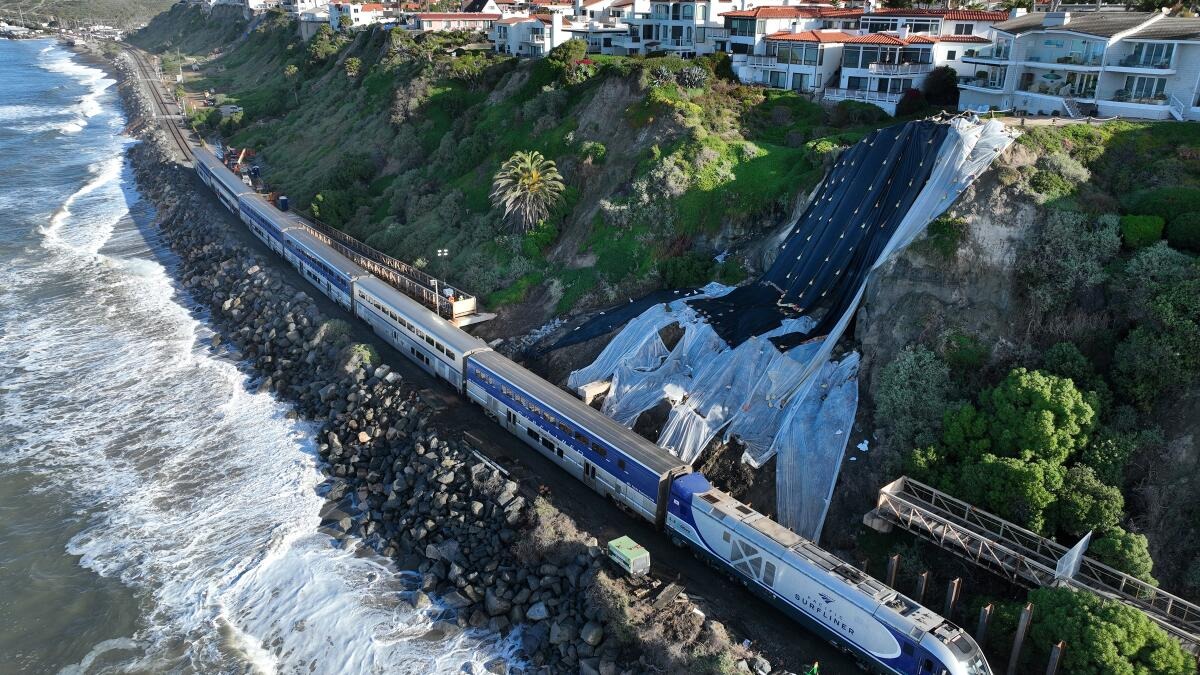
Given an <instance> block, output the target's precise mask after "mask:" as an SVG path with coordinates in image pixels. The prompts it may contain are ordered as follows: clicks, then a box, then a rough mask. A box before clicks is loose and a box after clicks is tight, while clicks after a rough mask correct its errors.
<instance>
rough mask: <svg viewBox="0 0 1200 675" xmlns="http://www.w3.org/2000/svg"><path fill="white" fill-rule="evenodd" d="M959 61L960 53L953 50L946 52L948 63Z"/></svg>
mask: <svg viewBox="0 0 1200 675" xmlns="http://www.w3.org/2000/svg"><path fill="white" fill-rule="evenodd" d="M957 59H958V52H956V51H954V50H953V49H951V50H950V51H948V52H946V60H947V61H954V60H957Z"/></svg>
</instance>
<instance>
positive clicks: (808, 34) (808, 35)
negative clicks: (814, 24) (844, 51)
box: [767, 30, 854, 42]
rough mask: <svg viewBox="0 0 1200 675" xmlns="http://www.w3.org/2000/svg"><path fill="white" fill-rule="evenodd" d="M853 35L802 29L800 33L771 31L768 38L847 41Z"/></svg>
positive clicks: (801, 40) (789, 40) (799, 40)
mask: <svg viewBox="0 0 1200 675" xmlns="http://www.w3.org/2000/svg"><path fill="white" fill-rule="evenodd" d="M852 37H854V36H853V35H848V34H846V33H842V32H839V31H819V30H802V31H800V32H799V33H791V32H788V31H786V30H785V31H780V32H778V33H771V34H770V35H768V36H767V39H768V40H781V41H784V42H845V41H847V40H849V39H850V38H852Z"/></svg>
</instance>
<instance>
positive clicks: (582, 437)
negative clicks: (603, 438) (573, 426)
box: [574, 431, 595, 446]
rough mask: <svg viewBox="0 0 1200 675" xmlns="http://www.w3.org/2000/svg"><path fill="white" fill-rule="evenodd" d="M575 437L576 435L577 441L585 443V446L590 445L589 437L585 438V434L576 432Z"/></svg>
mask: <svg viewBox="0 0 1200 675" xmlns="http://www.w3.org/2000/svg"><path fill="white" fill-rule="evenodd" d="M574 435H575V440H577V441H579V442H580V443H583V444H584V445H585V446H586V445H587V444H588V437H587V436H584V435H583V432H580V431H576V432H575V434H574ZM593 445H595V444H593Z"/></svg>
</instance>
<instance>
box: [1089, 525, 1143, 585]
mask: <svg viewBox="0 0 1200 675" xmlns="http://www.w3.org/2000/svg"><path fill="white" fill-rule="evenodd" d="M1087 554H1088V556H1089V557H1092V558H1095V559H1096V560H1099V561H1100V562H1102V563H1104V564H1105V565H1108V566H1109V567H1112V568H1114V569H1118V570H1121V571H1122V572H1124V573H1126V574H1129V575H1132V576H1135V577H1137V578H1138V579H1141V580H1142V581H1145V582H1146V583H1148V584H1153V585H1155V586H1157V585H1158V581H1157V580H1156V579H1155V578H1154V577H1153V576H1151V572H1152V571H1153V570H1154V559H1153V558H1151V557H1150V544H1149V542H1148V541H1147V540H1146V537H1145V536H1144V535H1141V534H1137V533H1134V532H1127V531H1126V530H1124V529H1122V528H1119V527H1114V528H1112V529H1111V530H1109V531H1108V532H1106V533H1105V534H1104V536H1103V537H1100V538H1099V539H1093V540H1092V543H1091V544H1089V545H1088V551H1087Z"/></svg>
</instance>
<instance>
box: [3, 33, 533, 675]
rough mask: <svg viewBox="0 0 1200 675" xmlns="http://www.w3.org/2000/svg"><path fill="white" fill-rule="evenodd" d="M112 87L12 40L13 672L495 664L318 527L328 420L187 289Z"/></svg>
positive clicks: (8, 515) (7, 124) (7, 194)
mask: <svg viewBox="0 0 1200 675" xmlns="http://www.w3.org/2000/svg"><path fill="white" fill-rule="evenodd" d="M113 85H114V83H113V81H112V80H110V79H108V78H107V77H106V75H105V74H104V72H103V71H101V70H99V69H97V68H94V67H92V66H89V65H87V64H85V63H83V62H81V61H80V60H79V59H78V58H77V57H76V56H74V55H73V54H71V53H70V52H68V51H66V50H65V49H63V48H61V47H59V46H58V45H56V44H54V43H52V42H47V41H24V42H9V41H0V672H3V673H9V672H28V673H55V672H59V673H162V672H178V673H250V672H262V673H299V672H304V673H341V672H345V673H373V672H379V673H382V672H389V673H422V674H426V673H439V672H482V670H483V664H485V663H487V662H488V661H489V660H492V659H495V658H497V657H503V656H505V655H506V654H507V650H508V647H507V645H509V644H511V643H510V642H498V641H496V640H495V639H494V638H489V637H488V636H486V635H480V634H475V633H458V632H456V631H450V632H449V633H447V632H446V631H444V630H441V629H440V628H439V627H438V626H436V625H435V619H436V616H433V615H430V614H428V613H417V612H414V611H413V610H412V609H410V608H409V607H408V606H407V605H406V604H405V603H404V602H403V601H402V597H401V593H402V592H403V591H404V590H405V588H406V583H409V582H410V580H406V579H405V577H404V575H403V574H401V573H397V572H396V571H394V570H392V569H391V568H389V567H388V566H387V565H386V563H385V561H383V560H381V559H379V558H378V557H373V556H371V555H364V554H361V553H355V552H354V551H351V550H346V549H342V548H338V547H336V546H335V545H334V544H333V543H332V541H331V540H330V539H329V538H328V537H326V536H324V535H321V534H319V533H317V532H316V527H317V524H318V522H319V518H318V511H319V509H320V506H321V499H320V498H319V497H318V496H317V495H316V493H315V492H314V487H315V486H316V485H317V484H318V483H319V482H320V480H321V475H320V472H319V470H318V467H317V460H316V457H315V454H314V448H313V446H312V444H311V442H310V438H311V436H312V433H313V429H311V428H310V427H308V426H307V425H306V424H305V423H302V422H297V421H294V420H291V419H289V416H288V408H287V407H286V406H285V405H283V404H281V403H279V402H277V401H275V400H273V399H272V398H271V397H270V396H269V395H265V394H255V393H251V390H250V389H248V388H247V377H246V375H245V374H244V373H242V372H240V371H239V370H238V368H237V364H236V362H235V361H234V357H233V356H231V355H229V354H225V353H218V352H214V351H213V350H212V349H210V348H209V347H208V337H209V335H210V334H211V333H210V332H209V330H208V329H207V328H206V326H205V323H204V316H203V313H202V312H201V311H200V310H199V309H198V308H196V307H194V306H192V305H190V303H189V301H188V299H187V297H186V296H185V295H184V294H182V293H181V291H180V290H179V289H178V287H177V286H176V285H175V283H174V281H173V280H172V277H171V274H170V270H171V266H172V264H173V263H172V260H171V257H170V255H169V254H168V253H167V252H165V251H163V250H162V248H161V247H160V246H159V245H158V244H157V243H156V241H155V240H154V237H153V234H152V233H151V232H150V230H149V228H148V224H149V223H150V222H151V221H152V219H153V209H152V207H151V205H149V204H147V203H145V202H143V201H142V200H141V199H140V197H139V195H138V193H137V191H136V189H135V187H134V185H133V179H132V174H131V171H130V169H129V167H128V166H127V165H126V164H125V162H124V161H123V155H122V153H123V151H124V150H125V149H126V148H127V147H128V145H129V144H130V143H131V142H133V141H131V140H130V139H129V138H127V137H125V136H123V135H122V129H123V127H124V125H125V120H124V118H123V116H122V115H123V113H122V111H121V109H120V105H119V100H118V98H117V96H116V93H115V91H114V86H113Z"/></svg>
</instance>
